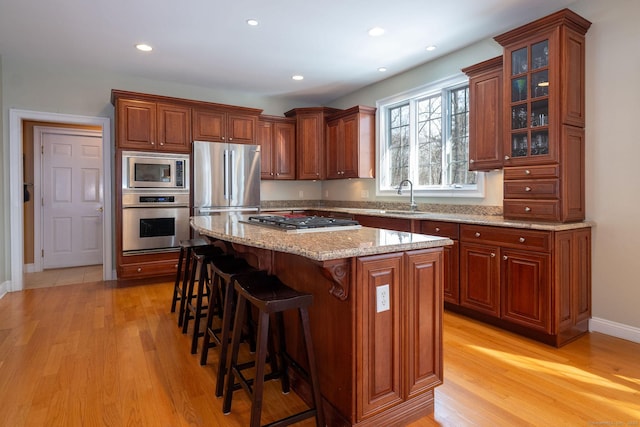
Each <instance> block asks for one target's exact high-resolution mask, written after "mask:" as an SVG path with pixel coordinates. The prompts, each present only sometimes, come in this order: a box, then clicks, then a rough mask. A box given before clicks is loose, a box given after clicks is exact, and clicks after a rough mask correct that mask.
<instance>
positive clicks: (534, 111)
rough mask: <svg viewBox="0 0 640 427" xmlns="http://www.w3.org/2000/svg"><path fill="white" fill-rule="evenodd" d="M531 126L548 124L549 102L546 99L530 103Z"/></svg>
mask: <svg viewBox="0 0 640 427" xmlns="http://www.w3.org/2000/svg"><path fill="white" fill-rule="evenodd" d="M530 123H531V127H532V128H535V127H540V126H548V125H549V102H548V101H547V100H544V101H537V102H532V103H531V122H530Z"/></svg>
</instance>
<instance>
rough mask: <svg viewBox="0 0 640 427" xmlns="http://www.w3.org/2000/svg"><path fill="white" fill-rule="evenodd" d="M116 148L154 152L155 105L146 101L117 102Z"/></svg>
mask: <svg viewBox="0 0 640 427" xmlns="http://www.w3.org/2000/svg"><path fill="white" fill-rule="evenodd" d="M117 107H118V112H117V114H118V117H117V122H118V126H117V127H118V141H117V144H118V148H127V149H134V150H147V151H148V150H155V145H156V103H155V102H147V101H135V100H122V99H119V100H118V101H117Z"/></svg>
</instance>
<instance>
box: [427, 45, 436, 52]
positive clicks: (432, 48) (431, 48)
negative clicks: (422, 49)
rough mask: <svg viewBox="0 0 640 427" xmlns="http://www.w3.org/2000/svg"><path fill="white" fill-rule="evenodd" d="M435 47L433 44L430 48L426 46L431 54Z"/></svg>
mask: <svg viewBox="0 0 640 427" xmlns="http://www.w3.org/2000/svg"><path fill="white" fill-rule="evenodd" d="M436 47H437V46H436V45H435V44H432V45H431V46H427V50H428V51H429V52H431V51H432V50H436Z"/></svg>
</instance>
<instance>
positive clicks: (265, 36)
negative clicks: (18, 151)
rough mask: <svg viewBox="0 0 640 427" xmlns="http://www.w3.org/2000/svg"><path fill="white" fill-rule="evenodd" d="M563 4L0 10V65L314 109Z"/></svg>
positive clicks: (407, 1)
mask: <svg viewBox="0 0 640 427" xmlns="http://www.w3.org/2000/svg"><path fill="white" fill-rule="evenodd" d="M572 3H574V0H534V1H532V0H482V1H478V0H448V1H436V0H384V1H383V0H325V1H309V0H298V1H293V0H271V1H265V0H229V1H225V2H222V1H215V0H182V1H175V0H108V1H87V0H57V1H45V0H0V55H2V57H3V58H7V59H10V58H15V57H18V58H24V59H28V60H33V61H38V63H41V64H43V65H44V66H46V64H55V63H57V62H59V61H60V62H64V63H66V64H68V65H71V66H78V67H91V68H95V67H98V68H101V69H104V70H106V71H109V72H113V73H118V74H126V75H132V76H138V77H145V78H150V79H155V80H161V81H170V82H178V83H182V84H189V85H195V86H200V87H207V88H224V89H226V90H232V91H242V92H248V93H252V94H256V95H258V96H281V97H290V98H292V99H300V100H304V101H305V102H307V103H310V104H312V103H315V104H318V105H323V104H326V103H328V102H329V101H332V100H334V99H336V98H338V97H340V96H342V95H345V94H347V93H350V92H352V91H354V90H357V89H359V88H362V87H364V86H366V85H369V84H371V83H374V82H376V81H380V80H383V79H385V78H388V77H390V76H392V75H394V74H398V73H401V72H403V71H406V70H408V69H410V68H413V67H415V66H417V65H419V64H423V63H425V62H428V61H431V60H433V59H435V58H437V57H439V56H442V55H446V54H447V53H451V52H453V51H455V50H457V49H460V48H462V47H464V46H468V45H469V44H472V43H474V42H476V41H479V40H482V39H486V38H489V37H492V36H494V35H497V34H500V33H502V32H505V31H508V30H510V29H512V28H515V27H517V26H519V25H522V24H525V23H527V22H529V21H532V20H534V19H537V18H540V17H542V16H544V15H547V14H549V13H551V12H554V11H556V10H558V9H561V8H563V7H567V6H569V5H571V4H572ZM249 18H255V19H257V20H258V21H259V25H258V26H255V27H251V26H249V25H247V23H246V20H247V19H249ZM375 26H379V27H382V28H384V29H385V30H386V32H385V34H384V35H382V36H380V37H370V36H369V35H368V34H367V32H368V30H369V29H370V28H372V27H375ZM140 42H145V43H148V44H150V45H151V46H153V48H154V50H153V51H152V52H147V53H143V52H140V51H137V50H136V49H135V48H134V45H135V44H136V43H140ZM429 45H436V46H437V49H435V50H434V51H427V50H426V47H427V46H429ZM379 67H386V68H387V71H386V72H384V73H382V72H379V71H378V68H379ZM294 74H301V75H303V76H304V80H302V81H294V80H292V78H291V77H292V76H293V75H294Z"/></svg>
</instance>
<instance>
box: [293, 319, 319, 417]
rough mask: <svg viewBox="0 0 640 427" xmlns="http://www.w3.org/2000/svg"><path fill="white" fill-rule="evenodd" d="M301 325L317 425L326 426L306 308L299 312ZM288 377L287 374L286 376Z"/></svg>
mask: <svg viewBox="0 0 640 427" xmlns="http://www.w3.org/2000/svg"><path fill="white" fill-rule="evenodd" d="M298 311H299V313H300V323H302V331H303V333H304V342H305V345H306V348H307V360H308V362H309V375H310V376H311V384H312V389H313V403H314V405H315V408H316V424H317V425H319V426H324V425H325V423H324V411H323V410H322V395H321V394H320V380H319V378H318V371H317V367H316V354H315V353H314V352H313V341H312V340H311V328H310V326H309V311H308V310H307V308H306V307H302V308H300V309H299V310H298ZM284 376H286V374H285V375H284Z"/></svg>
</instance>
